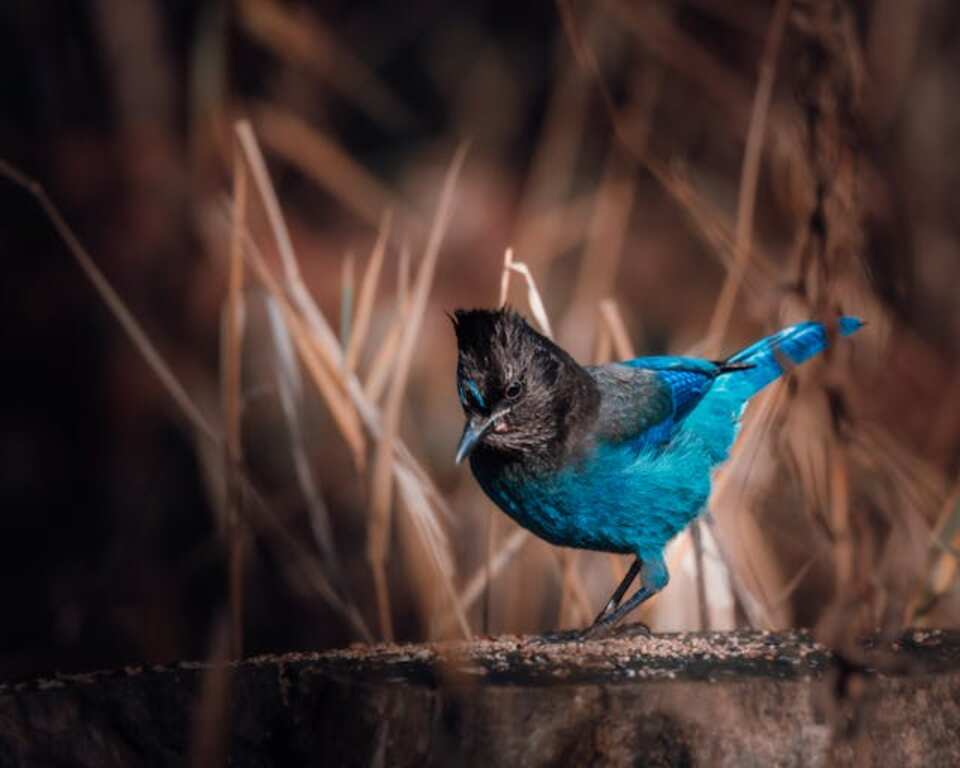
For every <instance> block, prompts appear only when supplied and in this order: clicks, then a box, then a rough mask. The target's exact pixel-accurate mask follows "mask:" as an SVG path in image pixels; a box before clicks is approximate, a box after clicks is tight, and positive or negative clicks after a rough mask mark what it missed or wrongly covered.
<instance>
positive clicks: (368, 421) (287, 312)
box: [246, 236, 450, 547]
mask: <svg viewBox="0 0 960 768" xmlns="http://www.w3.org/2000/svg"><path fill="white" fill-rule="evenodd" d="M246 255H247V259H248V260H249V263H250V265H251V266H252V268H253V270H254V272H256V274H257V278H258V279H259V280H260V281H261V282H262V283H263V285H264V286H265V287H266V289H267V290H268V291H270V293H271V294H272V295H273V297H274V298H275V299H276V301H277V303H278V304H279V306H280V307H281V309H282V310H283V313H284V317H285V318H286V319H287V322H288V324H290V328H291V330H292V332H293V338H294V340H295V341H296V342H297V344H298V346H299V345H300V343H301V342H300V338H301V336H303V335H304V334H306V333H307V331H306V329H305V326H304V324H303V322H302V321H301V320H300V316H299V315H298V314H297V310H295V309H294V308H293V305H292V304H291V300H290V299H289V298H288V297H287V295H286V293H285V292H284V291H283V289H282V287H281V286H280V283H279V281H278V280H277V278H276V277H274V275H273V273H272V272H271V271H270V269H269V268H268V267H267V265H266V262H265V261H264V259H263V256H262V255H261V254H260V253H259V251H258V250H257V248H256V246H255V244H254V243H253V242H252V241H251V240H250V238H249V236H248V238H247V249H246ZM301 306H303V304H301ZM312 320H313V324H312V325H311V328H310V331H312V332H314V333H315V341H316V342H317V344H319V345H321V346H323V347H324V351H325V352H326V353H327V354H328V356H329V357H330V358H332V359H333V360H334V361H335V362H336V364H337V370H338V372H339V373H340V375H342V376H344V377H345V379H346V387H347V391H348V393H349V395H350V398H351V399H352V401H353V403H354V405H355V407H356V408H357V412H358V413H359V414H360V417H361V418H362V419H363V422H364V424H365V425H366V427H367V429H368V430H369V432H370V434H371V436H372V437H373V439H374V440H379V439H380V437H381V435H382V434H383V425H382V422H381V418H380V413H379V411H378V410H377V408H376V406H375V405H374V404H373V403H372V402H371V401H370V400H369V399H368V398H367V397H366V395H365V394H364V392H363V389H362V388H361V386H360V382H359V381H358V380H357V378H356V376H354V375H352V374H346V372H345V371H344V370H343V357H342V353H341V350H340V347H339V345H338V344H337V339H336V336H334V334H333V331H331V330H330V327H329V326H328V325H327V324H326V320H325V319H324V317H323V315H322V314H321V313H320V312H319V310H316V309H314V310H313V315H312ZM308 342H309V339H308ZM301 354H304V353H303V350H302V349H301ZM307 354H309V350H308V353H307ZM305 362H307V363H309V360H307V359H306V356H305ZM321 373H322V371H321ZM395 450H396V455H397V462H396V463H395V464H394V475H397V474H398V473H399V471H400V469H399V468H400V467H404V468H407V469H408V470H409V471H410V472H412V473H413V474H414V476H415V477H416V478H417V481H418V482H419V483H420V485H421V487H422V488H423V489H424V492H425V495H426V498H427V499H428V500H429V502H430V508H429V513H430V514H431V515H435V514H437V513H440V514H443V515H446V516H447V517H450V510H449V509H448V508H447V504H446V501H445V500H444V498H443V496H442V495H441V494H440V492H439V491H438V490H437V488H436V486H435V485H434V484H433V481H432V480H431V479H430V476H429V475H428V474H427V473H426V471H425V470H424V469H423V468H422V467H421V466H420V465H419V463H418V462H417V460H416V459H415V458H414V456H413V454H411V453H410V450H409V449H408V448H407V447H406V445H405V444H404V443H403V441H402V440H401V438H400V436H399V435H398V436H397V438H396V441H395ZM443 546H444V547H446V546H447V544H446V542H445V541H444V542H443Z"/></svg>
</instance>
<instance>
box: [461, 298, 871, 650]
mask: <svg viewBox="0 0 960 768" xmlns="http://www.w3.org/2000/svg"><path fill="white" fill-rule="evenodd" d="M452 319H453V322H454V327H455V329H456V334H457V346H458V348H459V356H458V364H457V389H458V392H459V396H460V402H461V404H462V405H463V410H464V413H465V414H466V417H467V423H466V426H465V428H464V430H463V437H462V438H461V439H460V445H459V447H458V449H457V455H456V460H457V463H459V462H461V461H462V460H463V459H464V458H466V457H468V456H469V457H470V466H471V468H472V469H473V474H474V476H475V477H476V478H477V481H478V482H479V483H480V486H481V487H482V488H483V490H484V491H485V492H486V494H487V495H488V496H489V497H490V498H491V499H493V501H494V502H495V503H496V504H497V506H499V507H500V508H501V509H502V510H503V511H504V512H506V513H507V514H508V515H509V516H510V517H512V518H513V519H514V520H516V521H517V522H518V523H519V524H520V525H522V526H524V527H525V528H528V529H530V530H531V531H533V532H534V533H535V534H537V535H538V536H540V537H541V538H543V539H546V540H547V541H549V542H550V543H552V544H557V545H561V546H566V547H579V548H582V549H593V550H599V551H602V552H616V553H621V554H631V555H634V556H635V558H636V559H635V560H634V562H633V564H632V565H631V567H630V569H629V571H628V573H627V575H626V576H625V577H624V579H623V581H622V582H621V583H620V585H619V586H618V587H617V588H616V590H615V591H614V593H613V595H612V596H611V598H610V600H609V601H608V602H607V604H606V606H605V607H604V609H603V610H602V611H601V612H600V615H599V616H597V618H596V620H595V621H594V623H593V624H592V625H591V626H590V627H588V628H587V629H586V630H585V632H584V636H591V635H596V634H601V633H603V632H604V631H606V630H608V629H609V628H611V627H613V626H614V625H616V624H617V623H618V622H619V621H620V620H622V619H623V618H624V617H625V616H626V615H627V614H628V613H630V612H631V611H633V610H634V609H635V608H637V607H638V606H639V605H640V604H641V603H643V602H644V601H645V600H647V599H648V598H650V597H651V596H653V595H654V594H655V593H657V592H659V591H660V590H661V589H663V588H664V587H665V586H666V584H667V581H668V579H669V575H668V573H667V568H666V565H665V564H664V561H663V549H664V546H666V544H667V542H669V541H670V540H671V539H672V538H673V537H674V536H675V535H676V534H678V533H679V532H680V531H682V530H683V529H684V528H685V527H686V526H687V525H688V524H689V523H690V521H691V520H693V519H694V518H695V517H696V516H697V514H698V513H699V512H700V511H701V509H703V507H704V505H705V503H706V501H707V498H708V497H709V495H710V474H711V471H712V470H713V469H714V467H716V466H717V465H718V464H720V463H721V462H723V461H724V460H725V459H726V458H727V456H728V454H729V451H730V446H731V444H732V443H733V441H734V438H735V437H736V434H737V431H738V429H739V427H740V417H741V415H742V414H743V410H744V408H745V406H746V404H747V401H748V400H749V399H750V398H751V397H753V395H755V394H756V393H757V392H759V391H760V390H761V389H762V388H763V387H765V386H766V385H767V384H769V383H770V382H772V381H774V380H775V379H777V378H779V377H780V376H781V375H783V373H784V371H785V367H789V366H791V365H796V364H799V363H802V362H804V361H805V360H808V359H809V358H811V357H813V356H814V355H816V354H817V353H818V352H821V351H822V350H823V349H825V348H826V347H827V345H828V339H829V336H828V333H827V331H826V330H825V328H824V326H823V325H821V324H820V323H816V322H804V323H798V324H797V325H792V326H790V327H789V328H785V329H784V330H782V331H780V332H779V333H775V334H773V335H772V336H767V337H766V338H764V339H761V340H760V341H758V342H756V343H755V344H752V345H751V346H749V347H747V348H746V349H743V350H741V351H740V352H737V353H736V354H735V355H733V356H732V357H730V358H728V359H726V360H724V361H722V362H712V361H710V360H702V359H699V358H692V357H670V356H660V357H639V358H636V359H634V360H626V361H624V362H620V363H611V364H609V365H598V366H581V365H579V364H577V362H576V361H574V359H573V358H572V357H570V355H569V354H567V353H566V352H565V351H564V350H563V349H561V348H560V347H558V346H557V345H556V344H554V343H553V342H552V341H550V340H549V339H547V338H546V337H544V336H542V335H541V334H539V333H537V332H536V331H535V330H534V329H533V328H531V327H530V326H529V325H528V324H527V322H526V321H525V320H524V319H523V318H522V317H521V316H520V315H518V314H517V313H515V312H513V311H510V310H496V311H494V310H484V309H473V310H457V311H456V312H455V313H454V315H453V317H452ZM862 324H863V323H862V322H861V321H860V320H859V319H857V318H854V317H841V318H839V320H838V321H837V327H836V331H837V333H839V334H840V335H843V336H846V335H849V334H851V333H854V332H855V331H856V330H858V329H859V328H860V327H861V326H862ZM638 575H639V577H640V587H639V588H638V589H637V591H636V592H635V593H634V594H633V595H632V596H631V597H630V598H629V599H628V600H626V601H624V600H623V597H624V595H625V594H626V592H627V590H628V589H629V587H630V585H631V584H632V583H633V581H634V580H635V579H636V578H637V576H638Z"/></svg>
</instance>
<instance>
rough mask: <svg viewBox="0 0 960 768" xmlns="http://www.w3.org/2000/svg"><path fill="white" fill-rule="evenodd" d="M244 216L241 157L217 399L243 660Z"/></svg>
mask: <svg viewBox="0 0 960 768" xmlns="http://www.w3.org/2000/svg"><path fill="white" fill-rule="evenodd" d="M246 216H247V173H246V168H245V167H244V165H243V163H242V162H239V157H238V158H236V161H235V162H234V168H233V216H232V219H231V221H232V227H231V231H230V262H229V272H228V276H227V298H226V305H225V307H224V317H223V330H222V333H221V360H222V363H221V365H222V373H221V398H222V402H223V414H224V429H225V439H224V452H223V459H224V477H225V478H226V491H227V493H226V505H227V515H228V518H229V519H228V521H227V524H228V531H229V541H230V576H229V583H230V589H229V592H230V653H231V656H232V658H234V659H238V658H241V657H242V656H243V616H244V570H245V568H244V560H245V551H246V531H245V529H244V526H243V521H242V519H241V516H242V512H241V511H240V505H241V504H242V503H243V494H242V488H241V485H240V478H239V472H240V462H241V454H240V356H241V350H242V346H243V325H244V302H243V233H244V231H245V227H246Z"/></svg>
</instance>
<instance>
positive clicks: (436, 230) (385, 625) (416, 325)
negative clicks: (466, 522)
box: [367, 145, 467, 638]
mask: <svg viewBox="0 0 960 768" xmlns="http://www.w3.org/2000/svg"><path fill="white" fill-rule="evenodd" d="M466 152H467V147H466V145H462V146H460V147H459V148H458V149H457V152H456V154H455V155H454V157H453V161H452V162H451V163H450V168H449V169H448V170H447V175H446V178H445V179H444V183H443V189H442V191H441V193H440V202H439V204H438V206H437V212H436V215H435V217H434V221H433V225H432V226H431V228H430V236H429V238H428V240H427V246H426V250H425V252H424V256H423V260H422V261H421V263H420V269H419V270H418V272H417V279H416V283H415V285H414V289H413V296H412V297H411V300H410V311H409V312H408V313H407V317H406V321H405V323H404V329H403V333H402V334H401V336H400V342H399V349H398V351H397V359H396V363H395V365H394V366H393V367H394V378H393V380H392V382H391V386H390V389H389V391H388V393H387V402H386V405H385V407H384V415H383V434H382V435H381V437H380V440H379V442H378V444H377V451H376V458H375V460H374V468H373V479H372V488H371V505H370V506H371V515H370V527H369V534H368V536H369V537H368V546H367V558H368V560H369V561H370V567H371V568H372V569H373V573H374V578H375V581H376V582H377V584H378V589H377V606H378V610H379V614H380V627H381V631H382V632H383V634H384V636H385V637H387V638H391V637H392V636H393V628H392V620H391V617H390V607H389V602H388V601H389V596H388V593H387V591H386V589H385V588H384V585H385V580H386V577H385V575H384V573H385V569H386V558H387V551H388V547H389V541H390V506H391V495H392V490H393V484H392V482H391V477H392V475H393V463H394V441H395V439H396V436H397V433H398V431H399V429H400V409H401V407H402V405H403V397H404V393H405V392H406V385H407V378H408V376H409V374H410V368H411V365H412V363H413V353H414V351H415V349H416V344H417V341H418V339H419V336H420V328H421V326H422V324H423V315H424V313H425V311H426V306H427V298H428V296H429V292H430V286H431V285H432V283H433V274H434V269H435V267H436V263H437V257H438V255H439V253H440V244H441V242H442V240H443V236H444V234H445V233H446V228H447V224H448V223H449V221H450V209H451V206H452V203H453V191H454V187H455V185H456V181H457V178H458V176H459V173H460V168H461V167H462V165H463V161H464V159H465V157H466ZM443 575H444V574H443V573H441V577H443ZM449 576H450V574H447V577H448V578H449Z"/></svg>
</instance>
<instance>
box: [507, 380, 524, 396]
mask: <svg viewBox="0 0 960 768" xmlns="http://www.w3.org/2000/svg"><path fill="white" fill-rule="evenodd" d="M521 390H522V387H521V386H520V385H519V384H518V383H517V382H513V383H512V384H510V385H509V386H508V387H507V391H506V392H504V394H505V395H506V396H507V400H516V399H517V398H518V397H520V392H521Z"/></svg>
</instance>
